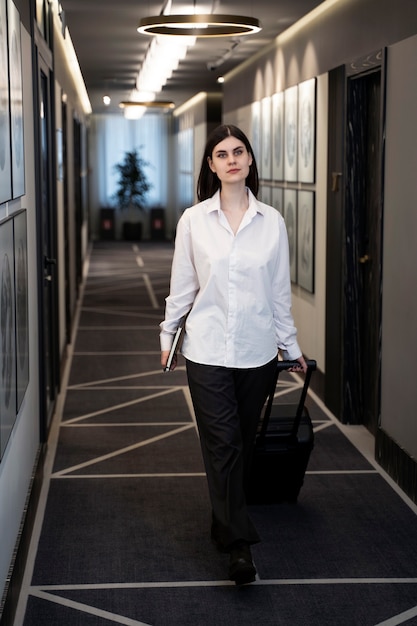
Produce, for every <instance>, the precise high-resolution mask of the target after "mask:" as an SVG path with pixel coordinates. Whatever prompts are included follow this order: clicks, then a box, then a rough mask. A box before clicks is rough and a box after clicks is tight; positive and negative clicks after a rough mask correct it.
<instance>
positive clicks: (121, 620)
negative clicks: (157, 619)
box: [32, 591, 152, 626]
mask: <svg viewBox="0 0 417 626" xmlns="http://www.w3.org/2000/svg"><path fill="white" fill-rule="evenodd" d="M32 595H33V596H35V597H37V598H40V599H41V600H47V601H48V602H52V603H53V604H59V605H61V606H65V607H67V608H69V609H75V610H76V611H81V612H82V613H87V614H88V615H95V616H96V617H102V618H104V619H107V620H109V621H110V622H115V623H116V624H123V626H152V624H145V622H138V621H137V620H135V619H130V618H128V617H123V615H116V613H109V611H103V610H102V609H98V608H95V607H93V606H90V605H88V604H83V603H81V602H74V601H73V600H68V599H67V598H61V597H60V596H54V595H51V594H49V593H45V592H44V591H37V592H35V593H32Z"/></svg>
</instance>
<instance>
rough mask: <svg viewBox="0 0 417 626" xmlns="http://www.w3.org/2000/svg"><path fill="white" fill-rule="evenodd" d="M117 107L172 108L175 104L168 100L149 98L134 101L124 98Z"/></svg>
mask: <svg viewBox="0 0 417 626" xmlns="http://www.w3.org/2000/svg"><path fill="white" fill-rule="evenodd" d="M119 107H120V108H121V109H127V108H129V107H132V108H134V107H146V108H147V109H174V108H175V104H174V103H173V102H171V101H170V100H150V101H149V102H140V101H137V102H135V101H134V100H125V101H124V102H120V104H119Z"/></svg>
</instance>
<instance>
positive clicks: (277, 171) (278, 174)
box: [272, 91, 284, 180]
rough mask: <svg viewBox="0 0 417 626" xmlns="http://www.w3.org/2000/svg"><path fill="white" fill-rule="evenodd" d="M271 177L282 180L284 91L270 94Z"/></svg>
mask: <svg viewBox="0 0 417 626" xmlns="http://www.w3.org/2000/svg"><path fill="white" fill-rule="evenodd" d="M272 146H273V149H272V178H273V180H284V92H283V91H281V92H280V93H275V94H274V95H273V96H272Z"/></svg>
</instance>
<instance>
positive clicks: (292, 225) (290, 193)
mask: <svg viewBox="0 0 417 626" xmlns="http://www.w3.org/2000/svg"><path fill="white" fill-rule="evenodd" d="M284 220H285V225H286V227H287V233H288V245H289V252H290V274H291V282H293V283H296V282H297V191H296V190H295V189H284Z"/></svg>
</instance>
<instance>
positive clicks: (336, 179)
mask: <svg viewBox="0 0 417 626" xmlns="http://www.w3.org/2000/svg"><path fill="white" fill-rule="evenodd" d="M342 175H343V174H342V172H332V191H333V192H335V193H336V191H339V179H340V178H341V177H342Z"/></svg>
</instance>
